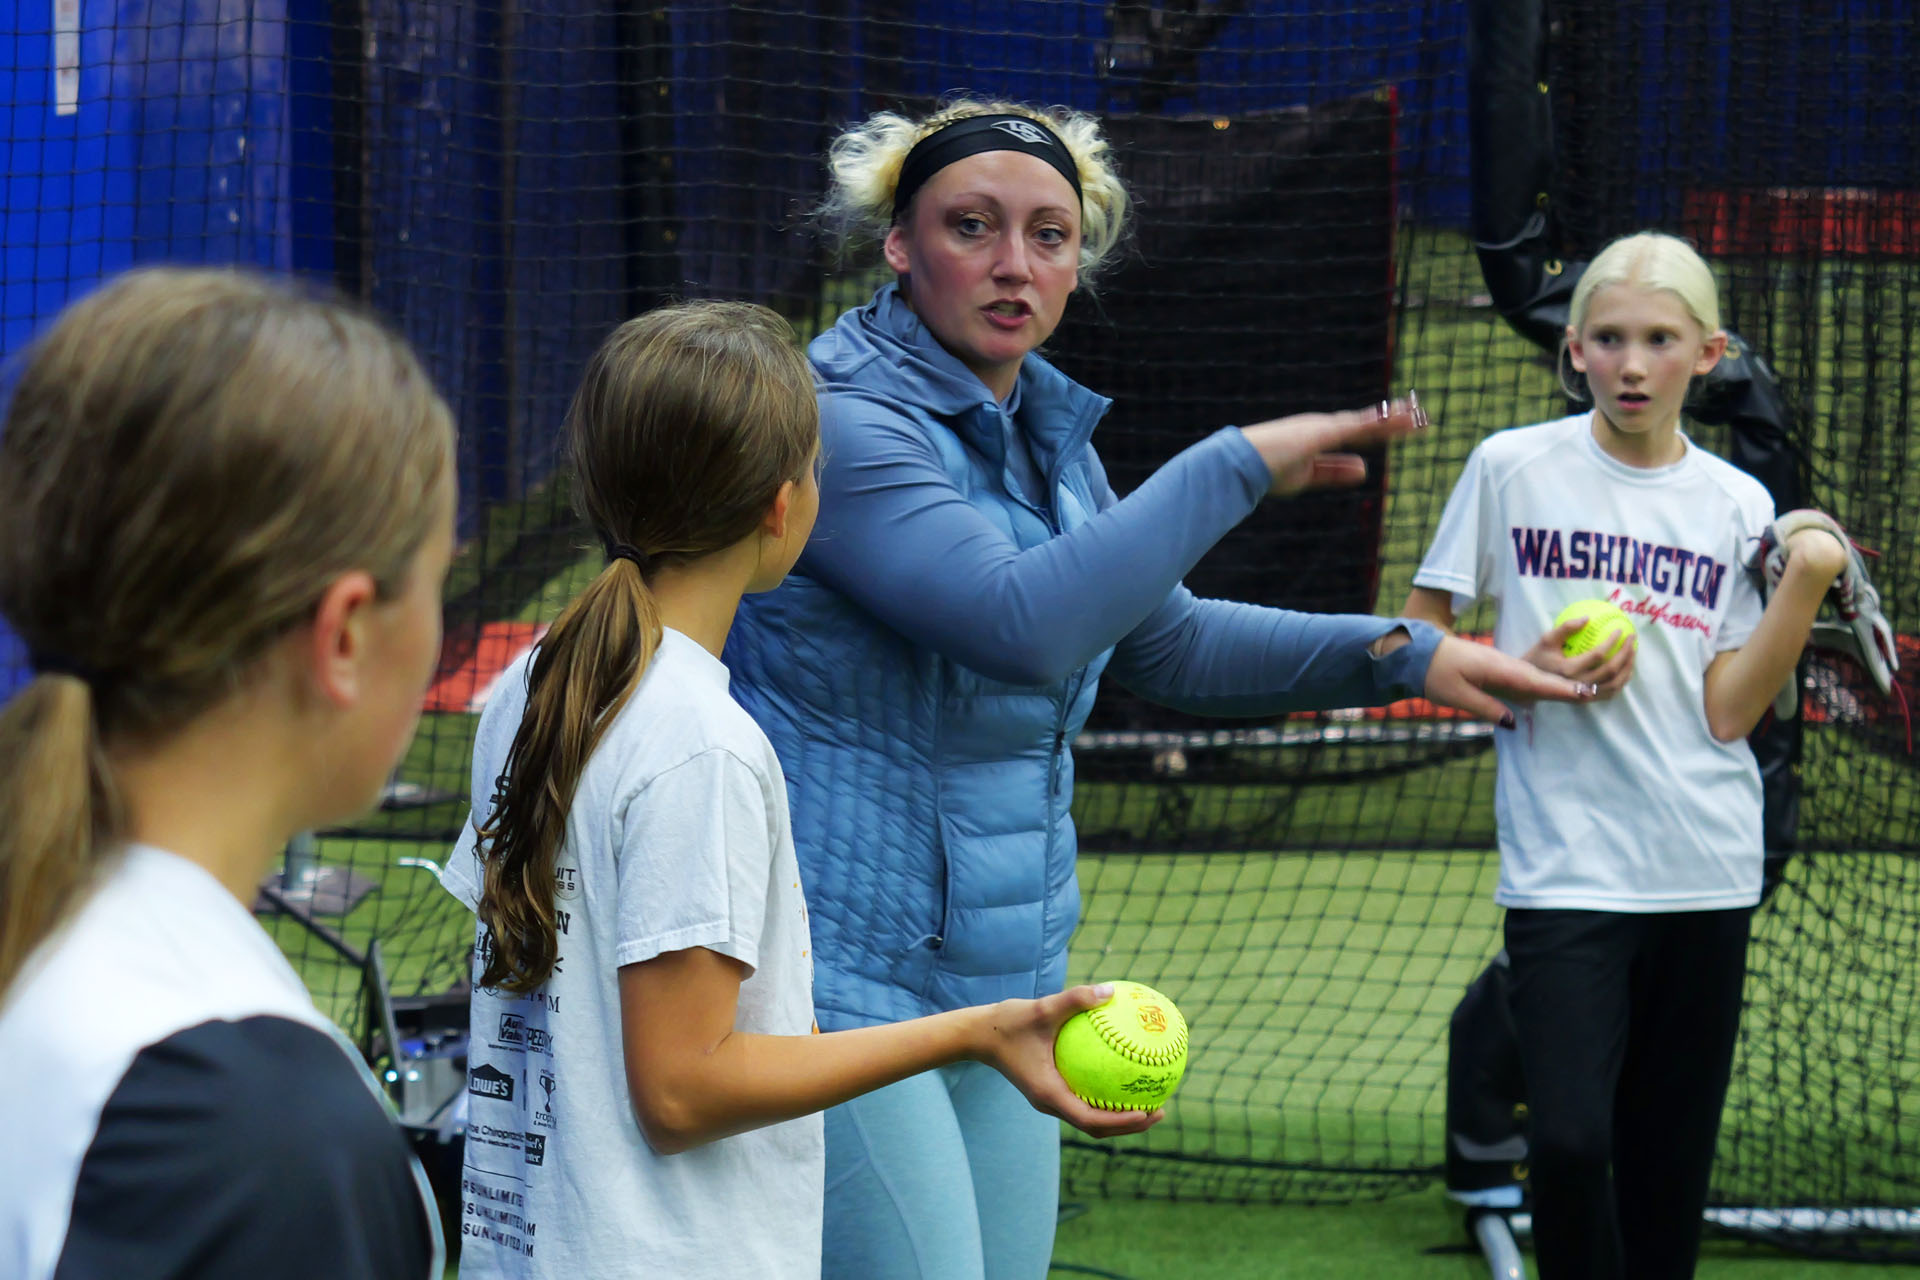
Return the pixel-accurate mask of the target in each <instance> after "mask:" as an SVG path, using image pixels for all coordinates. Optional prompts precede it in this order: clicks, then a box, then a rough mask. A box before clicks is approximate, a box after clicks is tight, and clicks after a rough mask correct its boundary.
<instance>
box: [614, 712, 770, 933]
mask: <svg viewBox="0 0 1920 1280" xmlns="http://www.w3.org/2000/svg"><path fill="white" fill-rule="evenodd" d="M769 810H770V806H769V801H768V794H767V786H766V784H765V782H764V781H763V779H762V778H761V776H760V774H759V773H758V772H757V771H756V770H755V769H754V768H753V767H752V766H751V765H749V764H748V763H747V762H746V761H744V760H742V759H741V758H740V757H739V756H737V755H735V754H733V752H731V751H728V750H726V749H725V748H720V747H715V748H710V749H708V750H705V751H702V752H700V753H699V754H697V755H695V756H693V757H691V758H689V759H688V760H686V761H684V762H682V763H680V764H677V765H675V766H674V767H672V768H670V769H667V770H665V771H664V772H662V773H660V774H658V775H656V776H655V777H654V778H652V779H651V780H649V781H648V782H647V783H646V785H645V786H643V787H641V788H640V789H639V790H638V791H636V792H635V793H634V795H633V797H632V799H631V800H629V801H628V802H627V805H626V811H625V814H624V816H623V820H622V822H621V826H620V835H619V854H618V856H619V860H620V890H619V907H618V914H619V937H618V942H617V944H616V947H615V951H614V962H615V963H616V964H621V965H629V964H639V963H641V962H642V961H646V960H651V959H653V958H654V957H655V956H660V955H665V954H666V953H667V952H670V951H684V950H686V949H687V948H689V947H706V948H707V949H708V950H710V951H717V952H719V953H720V954H721V955H725V956H731V957H733V958H734V959H736V960H738V961H740V962H741V963H742V964H744V965H746V966H747V968H748V970H749V971H751V970H752V969H754V968H756V967H757V966H758V965H759V963H760V936H761V932H762V930H763V929H764V927H765V925H766V911H767V884H768V880H769V878H770V877H771V876H772V874H773V854H774V831H775V827H774V823H773V821H772V814H771V813H770V811H769Z"/></svg>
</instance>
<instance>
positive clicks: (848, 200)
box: [817, 97, 1127, 283]
mask: <svg viewBox="0 0 1920 1280" xmlns="http://www.w3.org/2000/svg"><path fill="white" fill-rule="evenodd" d="M984 115H1019V116H1026V117H1027V118H1028V119H1029V120H1038V121H1039V122H1041V123H1042V124H1044V125H1046V126H1047V127H1048V128H1049V129H1051V130H1053V132H1054V134H1055V135H1056V136H1058V137H1059V139H1060V141H1061V142H1062V143H1063V144H1064V145H1065V146H1066V148H1067V151H1068V153H1069V154H1070V155H1071V156H1072V157H1073V164H1074V169H1075V171H1076V172H1077V173H1078V174H1079V176H1080V191H1081V199H1080V278H1081V281H1082V282H1083V283H1089V282H1091V281H1092V280H1093V278H1094V277H1095V276H1096V275H1097V274H1098V273H1099V271H1100V268H1101V267H1102V266H1104V265H1105V264H1106V262H1107V260H1108V258H1109V257H1110V256H1111V255H1112V253H1113V251H1114V249H1115V248H1116V247H1117V246H1118V245H1119V243H1120V239H1121V236H1122V235H1123V234H1124V233H1125V231H1126V222H1127V188H1126V186H1125V184H1123V183H1122V182H1121V181H1120V175H1119V174H1118V173H1117V172H1116V171H1115V169H1114V164H1113V152H1112V149H1111V148H1110V147H1109V146H1108V145H1107V140H1106V138H1105V137H1104V136H1102V134H1101V132H1100V121H1099V120H1098V119H1096V118H1095V117H1093V116H1091V115H1088V114H1087V113H1085V112H1083V111H1074V110H1071V109H1070V108H1067V107H1047V108H1040V107H1033V106H1028V105H1027V104H1026V103H1023V102H1009V101H1006V100H1003V99H980V98H964V97H962V98H953V99H950V100H948V101H947V102H946V103H944V104H943V105H942V106H941V107H940V108H939V109H937V110H935V111H934V112H933V113H932V114H930V115H927V116H924V117H922V118H920V119H918V120H915V119H910V118H908V117H906V116H903V115H899V114H896V113H895V112H892V111H882V112H879V113H877V114H876V115H874V116H872V117H870V118H869V119H867V120H865V121H862V122H861V123H860V124H857V125H854V126H852V127H851V128H849V129H847V130H846V131H845V132H843V133H841V134H840V136H839V137H837V138H835V139H834V140H833V144H832V146H831V147H829V148H828V150H827V172H828V189H827V195H826V198H825V199H824V200H823V201H822V202H821V204H820V207H819V209H818V210H817V214H818V216H819V218H820V220H821V223H822V224H823V226H824V227H825V228H826V230H827V232H828V233H829V235H830V236H831V237H832V238H833V240H834V241H835V243H836V246H837V248H838V249H839V251H840V252H841V253H843V254H851V253H855V252H858V251H861V250H864V249H868V248H871V247H872V246H874V245H877V244H879V243H880V242H881V241H882V240H884V239H885V238H886V235H887V229H888V228H889V227H890V226H891V225H892V223H893V193H894V190H895V188H897V187H898V186H899V185H900V170H901V166H902V165H904V164H905V163H906V159H907V153H908V152H909V151H911V150H913V146H914V144H915V143H916V142H919V141H920V140H921V139H922V138H925V137H927V136H928V135H930V134H933V133H937V132H938V131H939V130H941V129H943V128H945V127H946V126H947V125H950V124H952V123H954V122H955V121H956V120H965V119H968V118H969V117H972V116H984ZM910 213H911V206H909V208H908V210H907V211H906V212H904V213H903V214H902V217H903V218H904V217H906V216H907V215H908V214H910Z"/></svg>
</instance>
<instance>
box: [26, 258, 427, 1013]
mask: <svg viewBox="0 0 1920 1280" xmlns="http://www.w3.org/2000/svg"><path fill="white" fill-rule="evenodd" d="M452 454H453V425H452V418H451V416H450V415H449V414H448V412H447V407H446V405H445V404H444V403H443V402H442V401H441V399H440V397H439V395H438V394H437V393H436V392H435V391H434V389H433V387H432V385H431V383H430V382H429V381H428V379H427V377H426V374H425V373H424V372H423V371H422V370H421V368H420V366H419V364H418V362H417V361H416V360H415V359H414V357H413V355H412V353H411V352H410V351H409V350H408V349H407V347H406V344H405V343H404V342H402V341H401V340H400V339H399V338H398V337H396V336H394V335H393V334H392V333H390V332H388V331H387V330H386V329H385V328H383V327H382V326H380V325H379V324H378V323H377V322H375V321H374V320H372V319H371V318H369V317H367V316H364V315H361V314H360V313H358V312H357V311H354V310H352V309H350V308H347V307H344V306H342V305H340V304H337V303H334V302H330V301H326V300H323V299H319V298H314V297H310V296H306V295H304V294H301V293H299V292H296V291H294V290H292V289H290V288H288V287H286V286H283V285H280V284H276V283H273V282H271V281H269V280H266V279H263V278H260V277H256V276H253V275H250V274H247V273H244V272H236V271H223V270H181V269H177V268H165V269H156V270H148V271H139V272H134V273H131V274H128V275H125V276H122V277H120V278H119V279H117V280H115V281H113V282H112V283H110V284H108V285H106V286H104V287H102V288H101V289H99V290H98V291H96V292H95V293H93V294H91V295H89V296H88V297H87V298H85V299H83V300H81V301H79V302H77V303H75V304H73V305H72V306H70V307H68V308H67V309H66V311H64V312H63V313H62V315H61V317H60V319H59V320H58V321H57V322H56V323H55V324H54V326H53V327H52V328H51V329H50V330H48V331H47V333H46V334H45V335H44V336H43V337H41V338H40V339H39V340H38V341H37V342H36V343H35V344H34V346H33V347H32V349H31V350H30V352H29V353H28V356H27V360H26V364H25V366H24V369H23V371H22V373H21V377H20V380H19V383H18V385H17V386H16V387H15V389H14V393H13V396H12V398H11V399H10V401H9V402H8V405H7V414H6V423H5V426H4V428H3V429H0V614H3V615H4V616H5V617H6V619H7V622H8V624H9V625H10V626H11V627H12V628H13V630H14V631H15V632H16V633H17V634H18V635H19V636H20V638H21V639H22V640H23V641H24V642H25V643H26V646H27V650H28V652H29V653H30V654H31V655H33V657H32V661H33V663H34V666H35V668H36V671H37V674H36V676H35V677H34V679H33V680H32V681H31V682H30V683H29V684H28V685H27V686H26V687H25V688H24V689H22V690H21V691H20V692H19V693H17V694H16V695H15V696H14V698H13V700H12V701H11V702H9V703H8V704H7V705H6V706H5V707H4V708H3V709H0V994H4V992H5V991H6V989H7V987H8V986H9V985H10V984H11V983H12V981H13V980H14V978H15V977H16V976H18V974H19V972H20V968H21V965H22V964H23V963H24V962H25V960H26V958H27V957H28V955H29V954H31V953H32V951H33V950H34V948H35V947H36V946H38V945H39V944H40V942H41V941H42V940H44V939H45V938H46V936H47V935H48V934H49V933H50V932H51V931H52V930H53V929H54V928H55V927H56V926H57V925H58V924H59V922H60V920H61V919H62V918H63V917H64V916H65V915H67V914H68V913H69V912H70V911H72V910H73V909H74V907H75V906H77V905H78V903H79V902H80V901H81V899H82V898H83V896H84V894H85V892H86V889H87V887H88V885H89V884H90V883H91V882H92V881H93V879H94V878H95V877H96V876H97V875H98V874H99V872H100V870H101V868H102V867H103V866H104V865H105V863H106V861H107V859H108V858H109V857H110V856H111V854H112V853H113V852H114V850H115V849H116V848H117V846H118V843H119V841H120V840H121V839H122V838H123V835H124V832H125V826H126V822H125V814H124V813H123V811H122V804H121V800H120V797H119V793H118V788H117V786H116V784H115V782H114V777H113V771H112V768H111V767H110V752H111V749H112V748H113V747H114V746H115V745H116V744H118V743H139V744H154V743H158V742H161V741H164V739H165V738H166V737H167V736H168V735H170V734H171V733H173V732H175V731H177V730H178V729H180V728H181V727H182V726H184V725H185V724H186V723H187V722H189V721H190V720H192V719H193V718H195V717H197V716H199V715H200V714H202V713H203V712H205V711H206V710H208V709H209V708H211V707H213V706H214V705H215V704H217V703H218V702H220V701H221V699H223V698H225V697H227V696H228V695H230V694H231V693H233V692H234V691H235V690H236V689H237V688H239V687H240V686H241V685H242V684H243V683H244V682H245V681H246V680H247V679H248V678H249V676H250V675H251V673H252V672H253V670H254V667H255V659H257V658H258V657H259V656H260V654H261V653H262V652H263V651H264V650H265V649H266V648H267V646H268V645H269V644H271V643H272V641H273V640H274V639H275V638H276V637H277V636H280V635H282V634H284V633H285V632H286V630H287V629H288V628H289V627H291V626H294V625H297V624H298V623H299V622H300V621H301V620H302V619H303V618H305V617H306V616H308V615H309V613H310V612H311V610H312V608H313V605H314V603H315V602H316V601H317V600H318V599H319V598H320V596H321V594H322V593H323V592H324V591H325V589H326V587H327V585H328V583H330V582H331V581H333V580H334V579H335V578H336V577H337V576H338V575H339V574H341V573H343V572H345V571H347V570H349V569H354V568H361V569H365V570H367V571H368V572H369V573H371V574H372V575H373V577H374V580H375V582H376V584H377V585H378V587H379V589H380V590H381V591H382V592H383V593H392V592H396V591H398V590H399V588H400V586H401V584H402V582H403V581H404V579H405V577H406V571H407V568H408V566H409V564H410V563H411V561H412V559H413V556H414V553H415V552H416V550H417V549H418V548H419V546H420V544H421V543H422V542H423V541H424V540H425V538H426V536H427V532H428V529H429V527H430V524H431V522H432V521H433V520H434V519H435V518H437V517H436V512H437V510H438V509H439V505H438V504H437V503H436V502H435V501H433V499H434V498H435V496H436V495H437V494H438V492H439V486H443V485H446V484H450V483H451V475H452V470H451V468H452Z"/></svg>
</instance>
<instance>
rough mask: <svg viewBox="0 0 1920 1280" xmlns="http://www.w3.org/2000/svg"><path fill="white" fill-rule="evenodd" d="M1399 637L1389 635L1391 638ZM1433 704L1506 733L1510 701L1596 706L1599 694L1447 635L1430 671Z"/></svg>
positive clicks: (1428, 692) (1579, 683) (1587, 684)
mask: <svg viewBox="0 0 1920 1280" xmlns="http://www.w3.org/2000/svg"><path fill="white" fill-rule="evenodd" d="M1393 634H1398V633H1389V635H1393ZM1426 695H1427V700H1428V701H1429V702H1437V703H1439V704H1440V705H1441V706H1444V707H1457V708H1459V709H1460V710H1462V711H1465V712H1466V713H1467V714H1469V715H1473V716H1478V717H1479V718H1480V719H1482V720H1491V721H1493V722H1494V723H1495V724H1498V725H1499V726H1500V727H1501V728H1503V729H1511V728H1513V724H1514V720H1513V712H1511V711H1509V710H1507V708H1506V707H1505V706H1504V705H1503V704H1502V702H1501V699H1503V698H1504V699H1505V700H1506V701H1507V702H1538V701H1547V702H1591V701H1593V700H1594V698H1596V697H1598V696H1599V689H1598V688H1597V687H1596V686H1595V685H1594V684H1593V683H1592V682H1591V681H1582V680H1573V679H1569V678H1568V677H1566V676H1562V675H1555V674H1554V673H1552V672H1550V671H1542V670H1541V669H1540V668H1539V667H1536V666H1534V665H1533V664H1532V663H1530V662H1524V661H1522V660H1521V659H1519V658H1516V657H1513V656H1512V655H1511V654H1505V653H1502V652H1500V651H1499V650H1498V649H1496V648H1494V647H1493V646H1492V645H1486V644H1475V643H1474V642H1473V641H1471V640H1462V639H1461V638H1460V637H1459V636H1445V637H1443V638H1442V639H1441V641H1440V647H1439V648H1437V649H1435V650H1434V651H1433V661H1432V662H1431V663H1429V664H1428V666H1427V688H1426Z"/></svg>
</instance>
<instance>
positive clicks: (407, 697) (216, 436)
mask: <svg viewBox="0 0 1920 1280" xmlns="http://www.w3.org/2000/svg"><path fill="white" fill-rule="evenodd" d="M453 503H454V481H453V424H452V419H451V417H450V415H449V414H448V412H447V407H446V405H445V404H444V403H443V402H442V401H441V399H440V397H439V395H438V394H436V393H435V391H434V389H433V387H432V386H431V385H430V383H429V382H428V379H427V377H426V374H425V373H424V372H423V371H422V370H421V368H420V366H419V364H418V363H417V362H416V361H415V359H414V357H413V355H412V354H411V352H409V351H408V349H407V347H406V345H405V344H404V343H403V342H402V341H401V340H400V339H399V338H397V337H395V336H394V335H393V334H391V333H389V332H388V331H386V330H385V329H384V328H382V327H381V326H380V325H378V324H377V323H375V322H374V321H372V320H371V319H369V318H367V317H365V316H363V315H361V314H359V313H358V312H356V311H354V310H351V309H348V308H346V307H343V306H340V305H337V304H335V303H331V302H326V301H319V300H315V299H313V298H310V297H306V296H304V295H301V294H299V293H296V292H294V291H292V290H290V289H288V288H284V287H282V286H280V285H277V284H272V283H268V282H266V281H264V280H260V279H256V278H253V277H251V276H248V275H245V274H241V273H236V272H226V271H208V270H172V269H169V270H152V271H143V272H139V273H136V274H132V275H128V276H124V277H122V278H120V279H118V280H116V281H114V282H112V283H110V284H108V285H107V286H105V287H104V288H102V289H100V290H99V291H97V292H95V293H94V294H92V295H91V296H89V297H88V298H86V299H84V300H83V301H80V302H77V303H75V304H73V305H72V306H70V307H68V308H67V310H66V311H65V312H64V313H63V314H62V315H61V317H60V319H59V320H58V321H57V322H56V323H55V324H54V326H53V327H52V329H51V330H50V331H48V332H47V333H46V334H45V336H43V337H42V338H41V339H40V340H39V341H38V342H37V343H36V344H35V345H34V347H33V348H32V350H31V352H30V353H29V354H28V357H27V360H26V364H25V368H24V372H23V373H22V375H21V377H20V379H19V382H18V384H17V386H16V388H15V390H14V392H13V396H12V399H11V401H10V403H9V404H8V407H7V414H6V422H5V427H4V434H0V614H4V615H5V617H6V620H7V624H8V625H9V626H10V627H12V628H13V630H14V631H15V632H16V633H17V634H18V635H19V636H20V638H21V639H22V640H23V641H24V642H25V643H26V646H27V648H28V650H29V652H30V654H31V661H32V664H33V669H34V674H33V678H32V680H31V682H30V683H28V684H27V685H26V686H25V687H24V688H23V689H21V690H20V691H19V692H18V693H17V694H16V695H15V697H14V698H13V700H12V701H11V702H10V703H8V704H7V706H6V707H5V709H4V710H3V711H0V814H3V815H5V816H4V820H0V1129H3V1130H4V1131H5V1133H6V1134H7V1140H8V1151H9V1156H8V1158H7V1159H6V1160H5V1161H4V1162H0V1273H4V1274H6V1275H8V1276H16V1277H22V1278H24V1280H42V1278H44V1277H60V1278H63V1280H64V1278H66V1277H75V1278H78V1277H103V1278H104V1277H112V1278H113V1280H141V1278H142V1277H162V1276H166V1277H172V1276H194V1277H202V1278H217V1277H231V1278H232V1280H256V1278H257V1277H260V1276H267V1275H271V1276H275V1277H314V1278H315V1280H319V1278H321V1277H329V1278H332V1277H340V1276H356V1277H375V1278H378V1280H388V1278H391V1280H438V1277H439V1276H440V1273H441V1265H442V1254H441V1242H440V1234H439V1217H438V1214H437V1213H436V1212H434V1210H433V1207H432V1198H431V1195H430V1194H429V1193H428V1191H427V1188H426V1183H425V1180H424V1178H423V1177H422V1176H421V1175H420V1171H419V1166H418V1165H417V1164H416V1163H414V1161H413V1159H412V1157H411V1156H410V1155H409V1153H408V1151H407V1148H406V1143H405V1141H404V1139H403V1138H402V1137H401V1134H400V1132H399V1130H398V1128H397V1127H396V1126H395V1125H394V1123H393V1120H392V1117H391V1115H390V1113H389V1112H388V1110H387V1108H386V1106H385V1101H384V1098H383V1097H382V1096H381V1095H380V1093H379V1091H378V1087H377V1085H375V1083H374V1081H373V1078H372V1076H371V1075H369V1074H368V1073H367V1071H366V1068H365V1066H364V1064H362V1063H361V1062H360V1060H359V1057H358V1055H357V1054H356V1053H355V1051H354V1049H353V1048H352V1046H351V1045H349V1044H348V1043H347V1042H346V1041H345V1039H344V1038H343V1037H342V1036H341V1035H340V1033H339V1031H338V1030H337V1029H335V1028H334V1027H333V1026H332V1025H331V1024H330V1023H329V1022H328V1021H327V1020H326V1019H325V1018H324V1017H323V1016H322V1015H321V1014H320V1013H319V1011H318V1010H316V1009H315V1008H314V1006H313V1002H312V1000H311V999H310V998H309V996H308V994H307V991H306V988H305V987H304V986H303V985H302V983H301V981H300V978H299V977H298V975H296V974H295V973H294V971H293V969H292V968H291V967H290V966H289V965H288V963H287V961H286V960H285V958H284V957H283V956H282V955H281V953H280V951H279V949H278V948H276V947H275V946H274V944H273V942H272V940H271V939H270V938H269V937H268V936H267V935H266V933H265V932H264V931H263V930H262V929H261V928H260V926H259V924H258V923H256V922H255V920H254V919H253V916H252V911H251V907H252V903H253V900H254V895H255V889H256V886H257V885H258V884H259V882H260V880H261V878H262V876H263V875H264V874H265V873H266V872H267V870H268V868H269V866H270V865H271V863H272V862H273V860H274V858H275V856H276V855H277V854H278V853H279V852H280V850H281V849H282V848H283V847H284V846H285V844H286V842H287V840H288V839H289V838H290V837H291V836H292V835H293V834H294V833H296V832H299V831H303V830H307V829H310V828H313V827H319V826H324V825H327V824H329V823H333V822H338V821H340V820H342V819H344V818H347V817H350V816H352V815H354V814H357V813H360V812H362V811H364V810H365V809H367V808H369V807H370V806H371V805H372V804H373V803H374V801H375V799H376V798H377V797H378V795H379V792H380V787H381V784H382V783H383V782H384V781H385V779H386V777H387V775H388V772H389V771H390V770H391V769H392V767H393V765H394V763H395V762H396V760H397V759H398V758H399V755H400V752H401V750H402V749H403V748H404V747H405V746H406V744H407V741H408V739H409V738H410V737H411V736H412V734H413V729H414V724H415V721H416V718H417V716H418V713H419V708H420V702H421V698H422V695H423V694H424V692H425V690H426V686H427V682H428V679H429V677H430V676H431V675H432V672H433V669H434V666H435V663H436V660H437V658H438V656H439V648H440V588H441V583H442V579H443V578H444V576H445V573H446V568H447V562H448V558H449V555H450V554H451V548H452V537H453Z"/></svg>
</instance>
